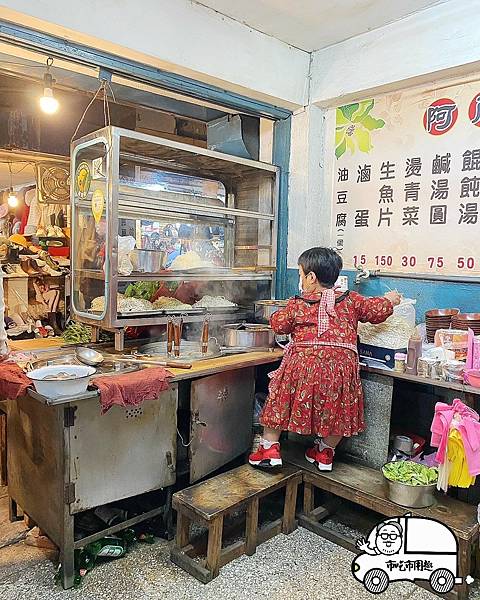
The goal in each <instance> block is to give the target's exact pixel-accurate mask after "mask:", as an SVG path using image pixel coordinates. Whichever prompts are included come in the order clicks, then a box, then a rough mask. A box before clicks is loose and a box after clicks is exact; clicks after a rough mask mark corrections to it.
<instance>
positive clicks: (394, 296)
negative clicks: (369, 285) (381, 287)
mask: <svg viewBox="0 0 480 600" xmlns="http://www.w3.org/2000/svg"><path fill="white" fill-rule="evenodd" d="M385 298H387V300H390V302H391V303H392V304H393V306H398V305H399V304H400V302H401V301H402V297H401V296H400V294H399V293H398V292H393V291H392V292H387V293H386V294H385Z"/></svg>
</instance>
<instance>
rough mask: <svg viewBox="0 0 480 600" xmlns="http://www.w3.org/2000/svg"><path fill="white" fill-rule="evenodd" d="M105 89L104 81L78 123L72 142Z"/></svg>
mask: <svg viewBox="0 0 480 600" xmlns="http://www.w3.org/2000/svg"><path fill="white" fill-rule="evenodd" d="M104 87H105V83H104V82H103V81H101V82H100V85H99V86H98V89H97V91H96V92H95V94H94V95H93V97H92V99H91V100H90V102H89V103H88V104H87V107H86V108H85V110H84V111H83V114H82V116H81V117H80V121H79V122H78V125H77V127H76V129H75V131H74V132H73V135H72V137H71V138H70V141H71V142H73V140H74V139H75V137H76V135H77V133H78V131H79V129H80V127H81V126H82V123H83V121H84V120H85V117H86V116H87V113H88V111H89V110H90V107H91V106H92V104H93V103H94V102H95V100H96V99H97V98H98V95H99V94H100V92H101V90H102V89H103V88H104Z"/></svg>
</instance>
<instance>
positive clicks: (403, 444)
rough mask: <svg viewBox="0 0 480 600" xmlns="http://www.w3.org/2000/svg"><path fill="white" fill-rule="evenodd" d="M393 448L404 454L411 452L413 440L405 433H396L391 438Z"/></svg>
mask: <svg viewBox="0 0 480 600" xmlns="http://www.w3.org/2000/svg"><path fill="white" fill-rule="evenodd" d="M393 448H394V449H395V450H400V452H403V453H404V454H413V440H412V438H410V437H408V436H406V435H396V436H395V438H394V440H393Z"/></svg>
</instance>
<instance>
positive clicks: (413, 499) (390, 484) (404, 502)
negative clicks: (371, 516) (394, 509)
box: [384, 476, 437, 508]
mask: <svg viewBox="0 0 480 600" xmlns="http://www.w3.org/2000/svg"><path fill="white" fill-rule="evenodd" d="M384 479H385V481H386V483H387V496H388V498H389V500H391V501H392V502H395V504H399V505H400V506H405V507H408V508H427V507H428V506H432V504H435V496H434V492H435V488H436V487H437V484H436V483H431V484H430V485H406V484H405V483H400V482H398V481H390V480H389V479H387V478H386V477H385V476H384Z"/></svg>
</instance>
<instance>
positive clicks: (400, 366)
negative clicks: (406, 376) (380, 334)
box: [393, 352, 407, 373]
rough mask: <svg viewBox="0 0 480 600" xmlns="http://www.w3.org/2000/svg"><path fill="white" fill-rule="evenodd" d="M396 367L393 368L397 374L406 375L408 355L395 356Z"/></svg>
mask: <svg viewBox="0 0 480 600" xmlns="http://www.w3.org/2000/svg"><path fill="white" fill-rule="evenodd" d="M394 360H395V366H394V368H393V370H394V371H396V372H397V373H405V369H406V363H407V355H406V354H404V353H403V352H397V353H396V354H395V356H394Z"/></svg>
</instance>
